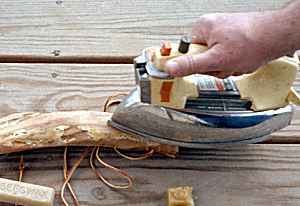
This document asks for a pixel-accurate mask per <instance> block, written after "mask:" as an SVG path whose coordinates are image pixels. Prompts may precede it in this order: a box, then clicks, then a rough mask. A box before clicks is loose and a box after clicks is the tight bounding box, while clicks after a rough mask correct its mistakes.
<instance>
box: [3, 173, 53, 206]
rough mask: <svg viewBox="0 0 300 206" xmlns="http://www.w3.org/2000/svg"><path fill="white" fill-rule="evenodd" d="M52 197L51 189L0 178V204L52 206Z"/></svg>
mask: <svg viewBox="0 0 300 206" xmlns="http://www.w3.org/2000/svg"><path fill="white" fill-rule="evenodd" d="M54 196H55V191H54V189H53V188H50V187H44V186H40V185H34V184H28V183H24V182H18V181H14V180H8V179H4V178H0V202H6V203H12V204H18V205H28V206H53V204H54Z"/></svg>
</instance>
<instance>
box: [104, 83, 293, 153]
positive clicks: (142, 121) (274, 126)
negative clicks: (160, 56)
mask: <svg viewBox="0 0 300 206" xmlns="http://www.w3.org/2000/svg"><path fill="white" fill-rule="evenodd" d="M253 113H254V114H252V115H254V116H255V115H268V118H265V120H264V121H259V122H257V124H252V125H251V126H247V127H242V128H224V127H221V128H219V127H215V126H214V125H211V124H210V123H209V122H206V121H205V120H202V119H199V118H197V117H196V116H194V115H190V114H186V113H182V112H179V111H176V110H173V109H169V108H164V107H161V106H156V105H151V104H146V103H141V102H140V97H139V90H138V89H136V90H134V91H133V92H132V93H131V94H130V95H129V96H128V97H127V98H126V99H125V100H124V101H123V102H122V103H121V104H120V105H119V106H118V108H117V109H116V111H115V112H114V114H113V116H112V118H111V120H110V121H109V122H108V124H109V125H111V126H112V127H115V128H117V129H119V130H121V131H124V132H126V133H130V134H133V135H136V136H138V137H141V138H145V139H146V140H151V141H154V142H158V143H162V144H171V145H177V146H182V147H189V148H207V147H216V146H222V145H224V146H225V145H235V144H248V143H257V142H261V141H264V140H266V139H268V138H270V137H269V135H270V134H271V133H273V132H275V131H277V130H279V129H282V128H284V127H286V126H288V125H289V124H290V121H291V119H292V113H293V107H292V106H291V105H288V106H286V107H284V108H281V109H278V110H270V111H264V112H263V113H261V112H253ZM223 115H225V114H223ZM228 115H230V114H228ZM234 116H236V117H238V115H237V114H235V115H234ZM216 118H217V117H216ZM233 120H234V119H233Z"/></svg>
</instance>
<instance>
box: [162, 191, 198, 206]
mask: <svg viewBox="0 0 300 206" xmlns="http://www.w3.org/2000/svg"><path fill="white" fill-rule="evenodd" d="M192 192H193V188H192V187H176V188H169V189H168V199H167V201H168V202H167V203H168V204H167V205H168V206H194V205H195V204H194V200H193V197H192Z"/></svg>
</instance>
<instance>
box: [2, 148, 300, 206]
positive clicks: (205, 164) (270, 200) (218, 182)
mask: <svg viewBox="0 0 300 206" xmlns="http://www.w3.org/2000/svg"><path fill="white" fill-rule="evenodd" d="M78 150H79V149H78V148H76V149H75V148H71V149H70V151H73V152H71V154H70V157H71V159H72V160H74V159H75V158H74V157H76V158H78V157H79V154H80V153H79V152H78ZM75 151H76V152H75ZM102 156H103V159H104V160H107V161H109V162H110V163H112V164H114V165H117V166H119V167H121V168H123V169H125V170H126V171H128V172H129V174H130V175H131V176H132V177H133V179H134V187H133V189H130V190H121V191H119V190H113V189H110V188H108V187H107V186H105V185H104V184H103V183H101V182H99V181H98V180H97V179H96V178H95V176H94V173H93V172H92V171H91V169H90V168H89V165H88V162H87V160H85V161H84V162H82V164H81V166H80V169H79V170H78V171H77V172H76V174H75V176H74V178H73V179H72V182H71V183H72V185H73V187H74V190H75V191H76V193H77V194H78V198H79V200H80V203H81V205H83V206H87V205H88V206H93V205H95V206H96V205H105V206H109V205H110V206H112V205H116V206H117V205H118V206H119V205H124V206H127V205H128V206H129V205H130V206H132V205H145V206H150V205H151V206H157V205H164V194H165V191H166V190H167V188H168V187H174V186H183V185H188V186H192V187H193V188H194V197H195V201H196V205H199V206H201V205H222V206H238V205H249V206H250V205H251V206H255V205H257V206H258V205H289V206H298V205H299V204H300V175H299V172H300V161H299V157H300V147H299V145H248V146H245V147H238V148H227V149H206V150H198V151H195V150H189V151H182V152H181V154H180V155H179V156H178V158H177V159H169V158H165V157H161V156H154V157H152V158H150V159H147V160H143V161H135V162H132V161H129V160H125V159H122V158H120V157H117V156H116V154H114V153H109V152H108V153H106V152H105V153H103V155H102ZM24 160H25V166H26V168H25V176H24V181H25V182H28V183H37V184H41V185H46V186H50V187H54V188H55V189H56V192H57V195H56V206H58V205H61V201H60V198H59V189H60V186H61V184H62V182H63V175H62V166H63V149H62V148H61V149H59V148H56V149H51V150H46V151H45V150H39V151H33V152H30V153H26V154H25V155H24ZM18 161H19V154H10V155H4V156H0V176H1V177H4V178H10V179H17V177H18V172H17V171H18ZM71 162H74V161H71ZM71 162H70V163H71ZM71 164H72V163H71ZM101 171H103V173H104V174H105V175H107V176H108V177H109V178H112V180H113V181H117V182H118V181H120V179H119V178H117V177H116V176H115V175H114V174H112V173H110V172H109V171H107V170H106V169H102V170H101ZM68 197H69V196H68Z"/></svg>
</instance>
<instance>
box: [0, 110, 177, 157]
mask: <svg viewBox="0 0 300 206" xmlns="http://www.w3.org/2000/svg"><path fill="white" fill-rule="evenodd" d="M111 115H112V114H111V113H108V112H98V111H70V112H52V113H34V112H29V113H16V114H11V115H9V116H7V117H4V118H1V119H0V153H10V152H17V151H24V150H30V149H37V148H44V147H58V146H67V145H72V146H104V147H117V148H119V149H138V148H140V149H147V148H153V149H154V150H155V151H156V152H160V153H164V154H169V155H175V154H176V152H177V149H178V148H177V147H174V146H169V145H160V144H158V143H154V142H150V141H145V140H142V139H139V138H137V137H134V136H131V135H128V134H125V133H123V132H120V131H118V130H115V129H113V128H111V127H109V126H107V120H108V119H109V118H110V117H111Z"/></svg>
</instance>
